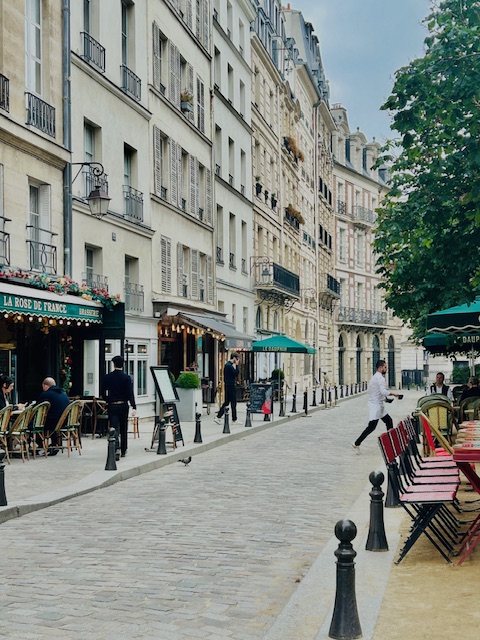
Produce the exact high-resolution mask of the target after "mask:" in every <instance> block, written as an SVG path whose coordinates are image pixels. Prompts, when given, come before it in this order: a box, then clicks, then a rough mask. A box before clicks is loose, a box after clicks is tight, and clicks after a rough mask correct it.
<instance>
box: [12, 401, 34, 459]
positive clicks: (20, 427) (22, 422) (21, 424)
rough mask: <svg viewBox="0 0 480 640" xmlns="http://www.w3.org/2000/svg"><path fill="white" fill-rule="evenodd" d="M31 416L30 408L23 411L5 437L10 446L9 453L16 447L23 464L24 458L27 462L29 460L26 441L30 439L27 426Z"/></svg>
mask: <svg viewBox="0 0 480 640" xmlns="http://www.w3.org/2000/svg"><path fill="white" fill-rule="evenodd" d="M31 415H32V407H27V408H26V409H24V410H23V411H22V412H21V413H20V414H19V415H18V416H17V418H16V420H15V422H14V423H13V424H12V425H11V427H10V431H9V433H8V436H7V440H8V442H9V445H10V452H13V450H14V448H15V446H16V445H18V448H19V450H20V454H21V456H22V462H25V456H26V457H27V460H30V454H29V452H28V440H29V437H30V431H29V430H28V425H29V424H30V416H31Z"/></svg>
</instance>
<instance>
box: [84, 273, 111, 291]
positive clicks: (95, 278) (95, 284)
mask: <svg viewBox="0 0 480 640" xmlns="http://www.w3.org/2000/svg"><path fill="white" fill-rule="evenodd" d="M82 283H83V284H86V285H87V287H89V288H90V289H104V290H105V291H108V276H101V275H100V274H98V273H86V272H84V273H82Z"/></svg>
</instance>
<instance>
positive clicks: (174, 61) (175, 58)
mask: <svg viewBox="0 0 480 640" xmlns="http://www.w3.org/2000/svg"><path fill="white" fill-rule="evenodd" d="M169 45H170V46H169V51H170V55H169V67H170V88H169V94H170V102H172V103H173V104H174V105H175V106H176V107H178V108H180V51H179V50H178V49H177V47H176V46H175V45H174V44H173V42H172V41H171V40H170V41H169Z"/></svg>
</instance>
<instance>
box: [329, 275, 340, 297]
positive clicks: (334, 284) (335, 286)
mask: <svg viewBox="0 0 480 640" xmlns="http://www.w3.org/2000/svg"><path fill="white" fill-rule="evenodd" d="M327 289H328V290H329V291H331V292H332V293H334V294H335V295H336V296H338V297H340V282H339V281H338V280H336V279H335V278H334V277H333V276H331V275H330V274H329V273H327Z"/></svg>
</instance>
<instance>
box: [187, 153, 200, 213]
mask: <svg viewBox="0 0 480 640" xmlns="http://www.w3.org/2000/svg"><path fill="white" fill-rule="evenodd" d="M188 159H189V162H190V213H191V215H192V216H193V217H194V218H198V160H197V158H195V157H194V156H189V157H188Z"/></svg>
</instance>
